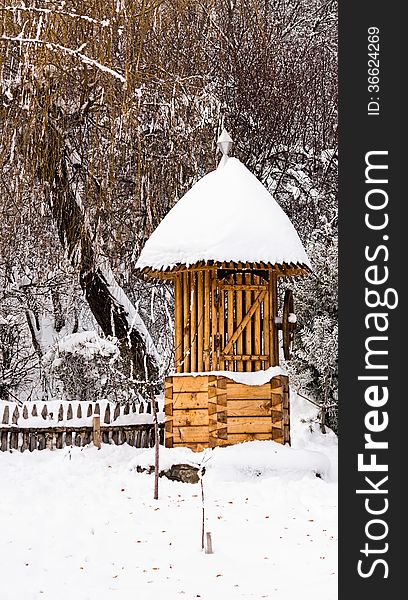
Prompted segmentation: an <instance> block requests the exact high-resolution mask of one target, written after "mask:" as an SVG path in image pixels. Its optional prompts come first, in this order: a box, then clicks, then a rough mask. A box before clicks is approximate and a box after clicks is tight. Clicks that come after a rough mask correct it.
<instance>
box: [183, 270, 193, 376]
mask: <svg viewBox="0 0 408 600" xmlns="http://www.w3.org/2000/svg"><path fill="white" fill-rule="evenodd" d="M190 350H191V349H190V285H189V273H188V272H187V271H183V368H182V373H190Z"/></svg>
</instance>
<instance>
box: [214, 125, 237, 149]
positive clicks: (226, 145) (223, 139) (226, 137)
mask: <svg viewBox="0 0 408 600" xmlns="http://www.w3.org/2000/svg"><path fill="white" fill-rule="evenodd" d="M233 143H234V142H233V140H232V138H231V136H230V134H229V133H228V131H227V130H226V129H225V127H224V129H223V130H222V131H221V135H220V137H219V138H218V140H217V146H218V149H219V150H220V151H221V152H222V153H223V154H224V156H227V155H228V152H229V151H230V150H231V146H232V144H233Z"/></svg>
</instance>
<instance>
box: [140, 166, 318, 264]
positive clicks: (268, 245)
mask: <svg viewBox="0 0 408 600" xmlns="http://www.w3.org/2000/svg"><path fill="white" fill-rule="evenodd" d="M200 261H205V262H208V261H214V262H230V261H232V262H244V263H245V262H250V263H259V262H263V263H271V264H272V265H274V264H276V263H277V264H280V265H283V264H296V265H302V266H306V267H309V268H310V262H309V259H308V257H307V255H306V252H305V250H304V248H303V245H302V242H301V241H300V239H299V236H298V234H297V232H296V230H295V228H294V227H293V225H292V223H291V222H290V220H289V218H288V217H287V215H286V214H285V213H284V212H283V210H282V209H281V207H280V206H279V205H278V204H277V202H276V201H275V200H274V198H273V197H272V196H271V194H270V193H269V192H268V191H267V189H266V188H265V187H264V186H263V185H262V184H261V183H260V181H258V179H257V178H256V177H255V176H254V175H253V174H252V173H251V172H250V171H249V170H248V169H247V168H246V167H245V166H244V165H243V164H242V163H241V162H240V161H239V160H238V159H236V158H230V157H224V159H223V161H222V163H221V164H220V166H219V167H218V168H217V169H216V170H215V171H212V172H210V173H208V174H207V175H205V176H204V177H203V178H202V179H200V180H199V181H198V182H197V183H195V184H194V185H193V187H192V188H191V189H190V190H189V191H188V192H187V193H186V194H185V195H184V196H183V197H182V198H181V199H180V200H179V201H178V202H177V204H176V205H175V206H174V207H173V208H172V209H171V210H170V211H169V213H168V214H167V215H166V216H165V218H164V219H163V221H162V222H161V223H160V224H159V226H158V227H157V228H156V229H155V231H154V232H153V233H152V235H151V237H150V238H149V239H148V241H147V242H146V244H145V246H144V248H143V250H142V252H141V254H140V257H139V259H138V261H137V263H136V267H137V268H138V269H149V270H152V271H164V270H170V269H172V268H174V267H177V266H180V265H186V266H187V267H188V266H190V265H193V264H195V263H197V262H200Z"/></svg>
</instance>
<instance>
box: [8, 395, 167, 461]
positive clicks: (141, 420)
mask: <svg viewBox="0 0 408 600" xmlns="http://www.w3.org/2000/svg"><path fill="white" fill-rule="evenodd" d="M150 410H151V407H150V406H149V405H148V404H147V403H140V404H136V403H135V402H132V403H130V404H125V405H121V404H115V403H112V402H107V401H101V402H60V401H50V402H25V403H24V404H23V405H22V406H17V405H16V404H15V403H12V402H0V450H1V451H3V452H5V451H6V450H20V451H21V452H24V450H30V451H32V450H44V449H45V448H49V449H54V448H64V447H65V446H73V445H75V446H86V445H87V444H90V443H91V442H92V441H95V439H98V440H99V439H100V441H101V442H102V443H105V444H112V443H113V444H116V445H118V444H124V443H125V442H126V443H128V444H130V445H131V446H135V447H137V448H148V447H150V446H153V445H154V423H153V415H152V414H151V412H150ZM157 416H158V421H159V434H160V443H163V439H164V414H163V413H162V412H158V414H157ZM99 429H100V430H99ZM95 436H97V438H95Z"/></svg>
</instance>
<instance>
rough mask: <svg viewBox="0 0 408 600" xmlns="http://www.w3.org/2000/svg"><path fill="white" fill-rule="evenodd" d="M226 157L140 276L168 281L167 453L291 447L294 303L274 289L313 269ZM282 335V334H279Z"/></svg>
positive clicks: (164, 232) (169, 223) (275, 210)
mask: <svg viewBox="0 0 408 600" xmlns="http://www.w3.org/2000/svg"><path fill="white" fill-rule="evenodd" d="M230 145H231V139H230V138H229V136H228V134H227V133H226V132H225V130H224V131H223V133H222V134H221V136H220V139H219V147H220V149H221V151H222V152H223V158H222V159H221V162H220V164H219V166H218V168H217V169H216V170H215V171H212V172H211V173H209V174H207V175H205V176H204V177H203V178H202V179H200V180H199V181H198V182H197V183H196V184H195V185H194V186H193V187H192V188H191V189H190V190H189V191H188V192H187V194H185V196H183V197H182V198H181V199H180V200H179V201H178V202H177V203H176V205H175V206H174V207H173V208H172V209H171V210H170V212H169V213H168V214H167V215H166V217H165V218H164V219H163V221H162V222H161V223H160V224H159V226H158V227H157V229H156V230H155V231H154V232H153V234H152V235H151V237H150V238H149V240H148V241H147V243H146V245H145V247H144V249H143V251H142V253H141V255H140V257H139V260H138V262H137V265H136V266H137V268H138V269H140V270H141V271H142V272H143V273H144V274H146V275H147V276H150V277H156V278H162V279H172V280H173V282H174V305H175V308H174V310H175V314H174V361H175V364H174V371H175V372H174V375H172V376H169V377H166V380H165V415H166V423H165V444H166V446H167V447H176V446H188V447H190V448H192V449H193V450H201V449H203V448H206V447H215V446H223V445H227V444H234V443H237V442H242V441H248V440H271V439H272V440H275V441H277V442H280V443H290V429H289V385H288V378H287V376H286V375H285V374H284V372H283V370H282V369H281V368H280V367H279V355H280V349H281V350H282V351H283V355H284V356H285V358H286V359H288V358H289V357H290V344H291V339H292V336H293V330H294V327H295V320H296V318H295V315H294V311H293V298H292V294H291V292H290V291H289V290H286V292H285V298H284V302H283V307H282V310H281V311H280V312H281V314H278V281H279V280H280V279H282V278H287V277H299V276H304V275H306V274H307V273H308V272H309V270H310V263H309V260H308V258H307V256H306V253H305V251H304V248H303V246H302V243H301V241H300V239H299V237H298V235H297V233H296V231H295V229H294V227H293V225H292V224H291V222H290V221H289V219H288V217H287V216H286V215H285V213H284V212H283V211H282V209H281V208H280V207H279V205H278V204H277V203H276V201H275V200H274V199H273V197H272V196H271V195H270V194H269V192H268V191H267V190H266V188H265V187H264V186H263V185H262V184H261V183H260V182H259V181H258V180H257V179H256V177H255V176H254V175H253V174H251V173H250V171H249V170H248V169H247V168H246V167H245V166H244V165H243V164H242V163H241V162H240V161H238V160H237V159H236V158H231V157H228V151H229V147H230ZM280 332H281V333H280Z"/></svg>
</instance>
